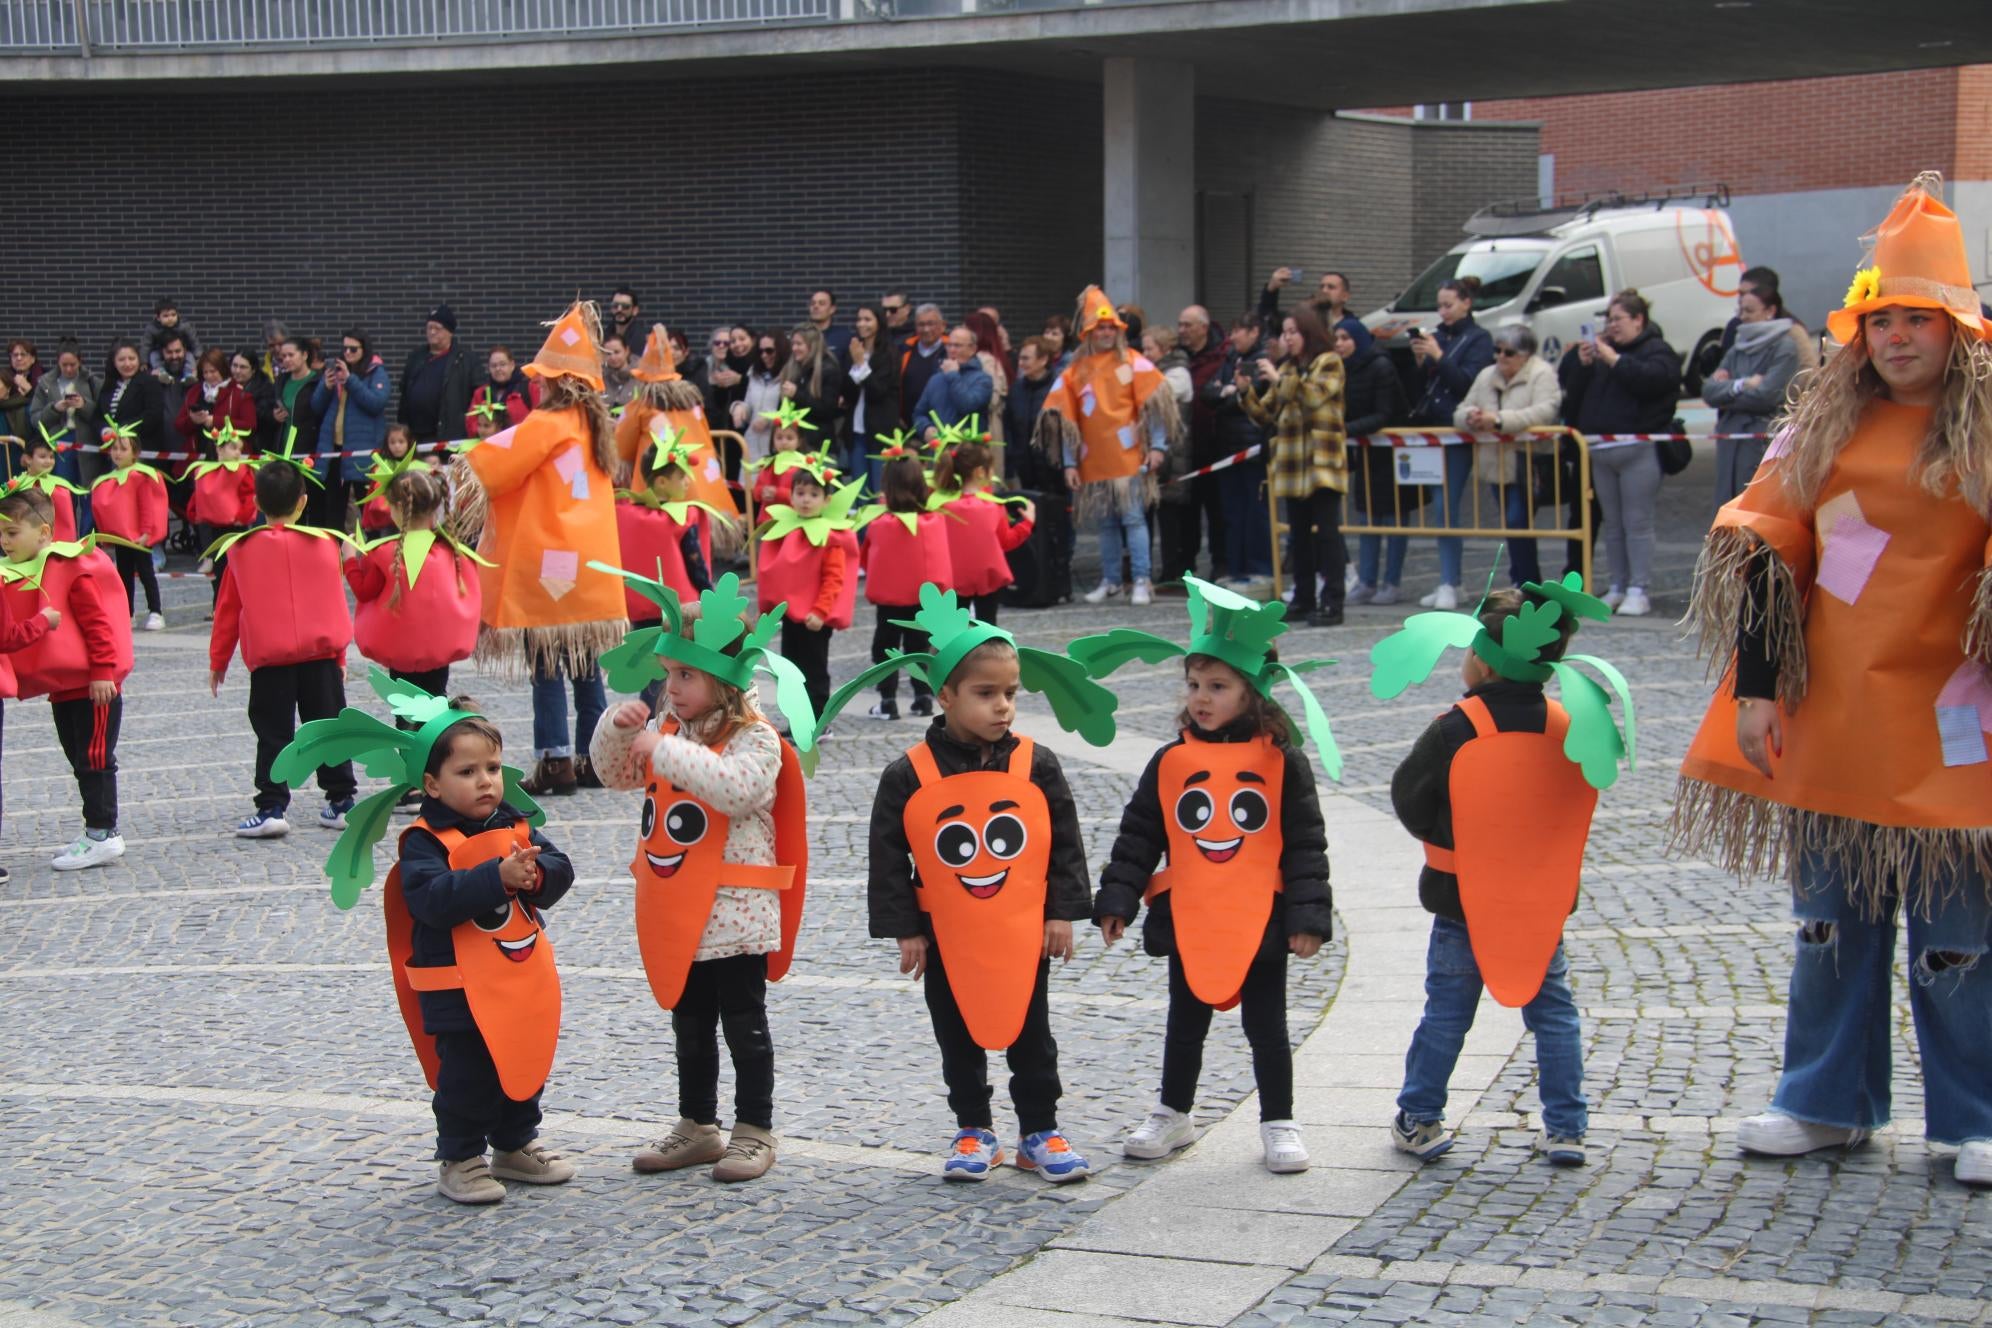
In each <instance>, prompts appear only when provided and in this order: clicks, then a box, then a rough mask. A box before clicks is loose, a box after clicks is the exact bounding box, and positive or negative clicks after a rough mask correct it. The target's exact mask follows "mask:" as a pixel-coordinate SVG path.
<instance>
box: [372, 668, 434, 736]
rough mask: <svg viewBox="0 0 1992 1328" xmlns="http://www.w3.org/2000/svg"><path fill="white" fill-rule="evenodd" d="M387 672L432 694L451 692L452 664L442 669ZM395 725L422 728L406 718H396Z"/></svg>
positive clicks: (399, 727) (401, 727)
mask: <svg viewBox="0 0 1992 1328" xmlns="http://www.w3.org/2000/svg"><path fill="white" fill-rule="evenodd" d="M387 674H388V676H389V677H390V678H399V679H401V680H402V681H403V682H412V683H414V684H415V685H416V686H417V687H420V688H421V689H422V690H423V691H425V692H427V693H428V694H429V695H431V696H441V697H447V696H448V695H449V694H450V666H449V665H447V664H445V665H443V667H441V668H440V669H422V670H419V671H410V670H408V669H389V670H388V671H387ZM394 727H396V728H398V729H415V728H420V727H421V725H419V724H411V723H409V722H408V721H407V720H405V719H396V720H395V721H394Z"/></svg>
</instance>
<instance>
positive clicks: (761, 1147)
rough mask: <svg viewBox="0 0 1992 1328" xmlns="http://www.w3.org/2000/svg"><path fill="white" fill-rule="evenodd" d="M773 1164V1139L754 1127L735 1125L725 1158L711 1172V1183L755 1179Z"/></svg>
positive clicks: (758, 1127) (769, 1134)
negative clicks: (714, 1181)
mask: <svg viewBox="0 0 1992 1328" xmlns="http://www.w3.org/2000/svg"><path fill="white" fill-rule="evenodd" d="M773 1165H775V1136H774V1135H773V1134H772V1133H770V1132H769V1131H767V1130H764V1129H762V1128H761V1127H760V1126H758V1125H735V1126H734V1127H733V1137H732V1138H731V1139H728V1140H727V1141H726V1156H725V1157H722V1158H720V1159H719V1165H718V1166H716V1167H714V1168H713V1169H712V1178H713V1179H714V1180H758V1179H760V1178H761V1177H762V1176H765V1175H767V1174H768V1168H769V1167H772V1166H773Z"/></svg>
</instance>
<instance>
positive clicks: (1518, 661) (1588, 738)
mask: <svg viewBox="0 0 1992 1328" xmlns="http://www.w3.org/2000/svg"><path fill="white" fill-rule="evenodd" d="M1521 589H1522V596H1523V604H1522V608H1521V611H1520V612H1519V613H1516V614H1513V615H1511V616H1509V617H1507V618H1504V619H1502V621H1501V623H1500V631H1499V633H1498V635H1497V634H1496V633H1495V632H1493V631H1490V630H1488V629H1487V628H1486V627H1485V626H1483V625H1482V623H1481V621H1480V610H1481V607H1482V606H1484V605H1485V604H1486V597H1485V596H1482V598H1481V603H1480V605H1476V606H1475V607H1474V610H1473V612H1471V613H1459V612H1448V611H1441V612H1434V613H1414V614H1412V615H1411V616H1410V617H1409V618H1407V619H1405V620H1404V626H1403V627H1402V628H1401V629H1399V630H1398V631H1396V632H1394V633H1392V634H1391V635H1389V636H1387V637H1385V638H1384V639H1383V640H1381V641H1379V642H1377V643H1376V645H1375V646H1374V647H1372V648H1371V650H1370V664H1371V667H1372V670H1373V671H1372V672H1371V674H1370V694H1371V695H1373V696H1375V697H1376V698H1377V699H1378V700H1383V701H1388V700H1390V699H1391V698H1392V697H1395V696H1397V695H1399V694H1400V693H1402V692H1403V691H1404V690H1405V689H1406V688H1408V687H1410V686H1412V685H1413V684H1416V683H1421V682H1423V681H1425V679H1427V678H1429V677H1431V676H1432V670H1433V668H1435V667H1436V666H1437V665H1438V662H1439V659H1440V658H1441V657H1442V656H1443V655H1444V654H1445V652H1446V651H1448V650H1450V649H1453V648H1455V647H1458V648H1460V649H1466V650H1471V651H1472V652H1473V653H1474V654H1475V655H1476V656H1478V657H1479V659H1480V661H1481V662H1482V663H1484V664H1486V665H1487V667H1488V668H1490V669H1492V670H1493V671H1494V672H1495V673H1496V674H1498V675H1500V676H1501V677H1503V678H1506V679H1508V680H1509V681H1510V682H1529V683H1544V682H1548V681H1549V680H1550V679H1552V678H1554V679H1555V680H1556V682H1557V686H1558V690H1559V691H1560V692H1561V694H1562V699H1563V707H1564V709H1565V710H1567V711H1569V713H1570V731H1569V733H1568V734H1567V735H1566V736H1565V738H1564V740H1563V754H1564V755H1565V756H1567V757H1569V758H1570V759H1571V760H1572V761H1574V762H1576V763H1577V765H1578V766H1580V767H1581V768H1582V769H1583V772H1584V779H1585V782H1586V783H1588V784H1590V785H1591V787H1593V788H1598V789H1604V788H1610V787H1611V786H1612V784H1613V782H1614V781H1616V780H1617V778H1618V763H1619V761H1620V760H1621V759H1623V760H1624V761H1625V763H1626V765H1627V766H1628V767H1631V766H1632V765H1633V764H1634V763H1635V759H1636V747H1635V723H1636V716H1635V713H1634V709H1633V703H1632V690H1631V688H1630V687H1628V686H1627V685H1626V681H1625V675H1623V674H1622V673H1620V672H1619V671H1618V670H1617V669H1616V668H1614V667H1613V666H1612V665H1611V664H1609V663H1607V662H1606V661H1604V660H1602V659H1599V658H1598V657H1597V656H1596V655H1569V656H1565V657H1564V658H1562V659H1543V658H1542V652H1543V651H1544V650H1545V649H1546V648H1548V647H1551V646H1554V645H1555V644H1556V642H1557V641H1558V639H1559V638H1561V636H1562V634H1563V625H1564V623H1566V622H1568V623H1570V624H1572V630H1573V631H1574V630H1575V625H1576V624H1578V623H1579V621H1580V620H1581V619H1585V618H1588V619H1591V620H1592V621H1594V622H1605V621H1608V620H1609V619H1610V618H1611V616H1612V611H1611V608H1610V606H1608V605H1607V604H1606V603H1605V602H1604V601H1603V600H1601V599H1599V598H1597V597H1596V596H1595V595H1592V594H1589V593H1588V592H1586V591H1585V589H1584V578H1583V576H1582V574H1581V573H1578V572H1570V573H1568V574H1566V575H1565V576H1564V578H1563V579H1562V580H1561V581H1529V582H1525V583H1524V584H1523V585H1522V588H1521ZM1577 664H1585V665H1588V666H1590V667H1591V668H1592V669H1594V670H1596V671H1597V673H1598V674H1599V675H1600V676H1601V677H1603V678H1604V679H1605V681H1606V682H1608V683H1610V684H1611V687H1612V690H1613V691H1615V692H1617V693H1618V698H1619V708H1620V709H1621V710H1622V711H1623V712H1624V714H1625V729H1624V732H1623V734H1621V732H1620V730H1619V726H1618V724H1617V723H1616V722H1615V721H1614V720H1613V718H1612V713H1611V705H1610V700H1609V698H1608V697H1607V696H1606V695H1605V691H1604V689H1603V688H1602V687H1600V686H1599V685H1598V684H1597V683H1595V682H1593V681H1592V680H1591V679H1590V678H1589V677H1588V676H1586V675H1585V674H1584V673H1582V672H1581V671H1579V670H1578V669H1577V668H1576V667H1574V666H1575V665H1577Z"/></svg>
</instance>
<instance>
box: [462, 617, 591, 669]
mask: <svg viewBox="0 0 1992 1328" xmlns="http://www.w3.org/2000/svg"><path fill="white" fill-rule="evenodd" d="M628 634H629V619H627V618H614V619H603V620H600V621H597V622H582V623H567V624H565V625H563V626H559V627H493V626H491V625H490V624H488V623H487V624H485V625H483V626H481V627H480V628H478V632H477V652H476V654H475V655H474V656H473V658H474V659H475V660H476V661H477V665H478V667H479V668H481V669H485V670H487V671H489V672H493V673H496V674H498V675H499V676H500V677H502V678H504V679H505V680H506V681H507V682H524V681H527V680H529V679H531V678H532V676H533V675H534V674H535V673H536V672H537V673H539V674H541V675H542V676H544V675H545V674H547V673H550V672H552V671H553V668H554V667H555V666H560V667H563V668H565V669H566V671H567V676H568V677H570V678H574V677H585V676H586V675H587V674H589V673H591V672H593V671H594V669H595V662H596V661H597V660H598V659H600V658H601V655H602V652H603V651H605V650H611V649H613V648H615V647H616V646H618V645H621V644H622V641H623V638H624V637H625V636H627V635H628Z"/></svg>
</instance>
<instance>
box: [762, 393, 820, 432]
mask: <svg viewBox="0 0 1992 1328" xmlns="http://www.w3.org/2000/svg"><path fill="white" fill-rule="evenodd" d="M761 418H762V419H764V420H773V421H774V422H775V427H776V428H777V429H807V430H809V431H810V432H811V433H821V432H823V431H822V430H821V429H819V428H817V427H816V426H815V425H813V424H811V423H810V422H809V407H807V406H798V405H796V404H795V402H793V401H791V400H789V399H788V398H786V397H784V398H783V399H782V402H781V404H780V405H778V406H776V407H775V408H774V409H773V410H764V411H762V412H761Z"/></svg>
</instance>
